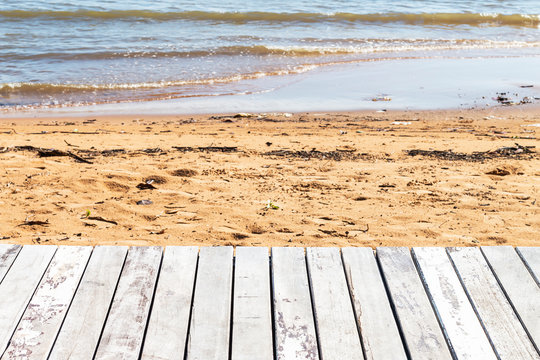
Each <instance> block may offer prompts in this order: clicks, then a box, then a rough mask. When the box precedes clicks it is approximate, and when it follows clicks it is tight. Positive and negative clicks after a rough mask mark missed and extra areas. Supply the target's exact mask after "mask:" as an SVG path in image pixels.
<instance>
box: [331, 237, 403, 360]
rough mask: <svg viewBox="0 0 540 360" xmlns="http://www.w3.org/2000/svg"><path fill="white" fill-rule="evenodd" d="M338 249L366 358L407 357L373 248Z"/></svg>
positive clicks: (368, 359) (392, 359)
mask: <svg viewBox="0 0 540 360" xmlns="http://www.w3.org/2000/svg"><path fill="white" fill-rule="evenodd" d="M341 252H342V257H343V264H344V267H345V274H346V276H347V281H348V283H349V288H350V292H351V297H352V300H353V304H354V307H355V309H356V311H355V312H356V321H357V322H358V327H359V328H360V333H361V334H362V344H363V347H364V354H365V358H366V359H367V360H401V359H407V355H406V353H405V349H404V347H403V344H402V342H401V336H400V335H399V330H398V327H397V324H396V320H395V319H394V316H393V314H392V308H391V306H390V301H389V300H388V295H387V293H386V289H385V287H384V283H383V280H382V277H381V273H380V272H379V267H378V266H377V262H376V260H375V255H374V253H373V250H372V249H371V248H368V247H362V248H360V247H355V248H352V247H350V248H343V249H342V250H341Z"/></svg>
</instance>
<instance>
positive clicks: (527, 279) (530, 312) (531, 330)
mask: <svg viewBox="0 0 540 360" xmlns="http://www.w3.org/2000/svg"><path fill="white" fill-rule="evenodd" d="M481 249H482V252H483V253H484V256H485V257H486V259H487V260H488V263H489V265H490V266H491V269H492V270H493V272H494V273H495V277H496V278H497V280H498V281H499V284H500V285H501V287H502V288H503V290H504V292H505V294H506V296H507V298H508V300H510V303H511V304H512V306H513V307H514V309H515V311H516V313H517V315H518V317H519V319H520V320H521V322H522V323H523V325H524V326H525V328H526V330H527V332H528V334H529V337H530V338H531V340H532V341H533V342H534V344H535V346H536V349H539V348H540V306H539V305H538V304H540V288H539V287H538V284H536V282H535V281H534V279H533V277H532V276H531V274H530V273H529V271H528V270H527V268H526V267H525V264H523V261H521V259H520V258H519V256H518V254H517V253H516V251H515V250H514V249H513V248H512V247H511V246H483V247H482V248H481Z"/></svg>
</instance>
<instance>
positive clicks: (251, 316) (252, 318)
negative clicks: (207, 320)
mask: <svg viewBox="0 0 540 360" xmlns="http://www.w3.org/2000/svg"><path fill="white" fill-rule="evenodd" d="M271 301H272V298H271V295H270V264H269V255H268V248H265V247H237V248H236V261H235V270H234V301H233V304H234V306H233V309H234V311H233V328H232V357H231V358H232V360H271V359H273V358H274V355H273V346H272V310H271V309H272V304H271Z"/></svg>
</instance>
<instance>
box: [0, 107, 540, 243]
mask: <svg viewBox="0 0 540 360" xmlns="http://www.w3.org/2000/svg"><path fill="white" fill-rule="evenodd" d="M89 119H92V118H56V119H3V120H0V161H1V164H2V167H1V170H0V173H1V177H0V239H1V240H0V243H1V242H5V243H21V244H31V243H39V244H82V245H96V244H130V245H253V246H381V245H389V246H413V245H440V246H452V245H458V246H463V245H471V246H477V245H502V244H504V245H525V246H527V245H537V246H538V245H539V244H540V231H539V230H540V202H539V201H538V200H540V160H539V153H538V152H540V149H539V148H538V140H537V139H538V137H539V135H538V133H540V127H538V125H537V126H533V125H534V124H538V123H540V112H539V111H538V109H537V108H528V107H509V108H493V109H489V110H477V111H437V112H415V111H407V112H387V113H378V112H362V113H342V114H295V115H294V116H292V117H288V116H284V115H283V114H268V115H266V116H265V115H262V116H258V117H257V116H255V117H227V116H213V117H212V116H155V117H144V118H141V119H136V117H126V116H123V117H107V116H99V117H97V118H96V121H86V120H89ZM515 143H518V144H520V145H521V146H524V147H527V146H532V147H534V146H536V147H537V148H530V150H531V151H534V152H533V153H530V154H529V153H527V151H524V150H523V148H514V149H507V150H500V151H499V152H495V150H497V149H500V148H503V147H513V146H515ZM28 146H33V147H36V148H54V149H57V150H63V151H66V152H71V153H72V154H76V155H78V156H80V157H82V158H84V159H88V160H89V161H91V162H92V164H86V163H81V162H78V161H77V160H76V159H74V158H72V157H69V156H60V157H39V156H38V153H37V152H36V151H34V150H31V149H30V148H25V147H28ZM17 147H19V148H17ZM175 147H179V148H175ZM204 147H210V148H206V149H205V148H204ZM219 147H236V149H229V148H222V149H220V148H219ZM516 149H517V151H516ZM111 150H113V151H111ZM223 150H225V151H223ZM409 150H453V152H454V153H463V154H467V155H463V156H461V155H459V154H458V155H455V154H451V153H442V154H439V156H449V157H450V159H441V158H437V157H430V156H425V154H424V155H417V156H412V154H409V153H407V151H409ZM525 150H527V148H525ZM475 151H477V152H478V151H482V152H489V153H485V154H480V155H474V156H472V153H473V152H475ZM413 154H414V153H413ZM435 155H437V154H435ZM490 172H491V173H492V174H488V173H490ZM494 174H495V175H494ZM497 174H498V175H497ZM147 180H153V182H152V181H148V182H151V185H153V186H154V187H155V189H142V190H141V189H139V188H137V185H138V184H140V183H146V181H147ZM139 200H151V201H152V204H150V205H137V201H139ZM268 200H270V201H271V204H272V205H275V206H277V207H279V208H278V209H274V208H272V207H270V208H268ZM88 212H89V214H88ZM104 220H107V221H110V222H106V221H104Z"/></svg>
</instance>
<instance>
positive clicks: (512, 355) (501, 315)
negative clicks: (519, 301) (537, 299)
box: [447, 248, 540, 360]
mask: <svg viewBox="0 0 540 360" xmlns="http://www.w3.org/2000/svg"><path fill="white" fill-rule="evenodd" d="M447 251H448V253H449V254H450V257H451V258H452V261H453V263H454V265H455V267H456V270H457V272H458V275H459V277H460V279H461V282H462V283H463V285H464V287H465V291H466V292H467V294H468V295H469V298H470V300H471V301H472V303H473V305H474V307H475V309H476V312H477V313H478V315H479V317H480V319H481V321H482V323H483V324H484V327H485V329H486V330H487V333H488V336H489V337H490V339H491V343H492V344H493V346H494V348H495V351H496V352H497V354H498V355H499V359H501V360H504V359H508V360H512V359H522V360H525V359H535V360H540V356H539V355H538V353H537V352H536V350H535V349H534V347H533V345H532V343H531V341H530V340H529V337H528V336H527V333H526V332H525V329H524V328H523V326H522V325H521V323H520V322H519V319H518V318H517V316H516V314H515V313H514V310H513V309H512V307H511V306H510V304H509V303H508V300H507V299H506V297H505V296H504V293H503V292H502V290H501V288H500V287H499V284H498V283H497V279H495V276H494V275H493V273H492V272H491V270H490V268H489V266H488V265H487V263H486V260H485V259H484V257H483V255H482V253H481V252H480V249H478V248H449V249H447Z"/></svg>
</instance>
